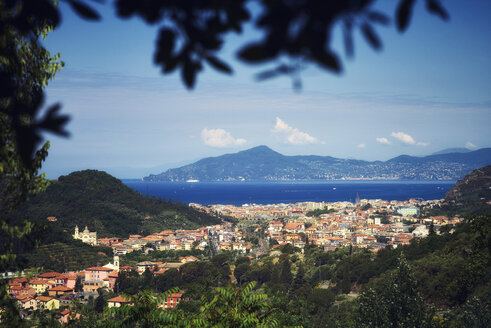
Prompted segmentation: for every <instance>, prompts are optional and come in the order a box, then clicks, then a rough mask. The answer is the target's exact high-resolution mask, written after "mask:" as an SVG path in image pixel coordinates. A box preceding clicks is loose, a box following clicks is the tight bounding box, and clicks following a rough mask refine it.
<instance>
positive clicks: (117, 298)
mask: <svg viewBox="0 0 491 328" xmlns="http://www.w3.org/2000/svg"><path fill="white" fill-rule="evenodd" d="M107 301H108V302H118V303H130V302H131V300H128V299H126V298H123V297H121V296H116V297H113V298H110V299H108V300H107Z"/></svg>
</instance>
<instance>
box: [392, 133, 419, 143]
mask: <svg viewBox="0 0 491 328" xmlns="http://www.w3.org/2000/svg"><path fill="white" fill-rule="evenodd" d="M390 135H391V136H392V137H394V138H396V139H397V140H400V141H402V142H403V143H405V144H406V145H416V146H428V143H427V142H416V141H415V140H414V138H413V137H411V136H410V135H409V134H407V133H404V132H392V133H391V134H390Z"/></svg>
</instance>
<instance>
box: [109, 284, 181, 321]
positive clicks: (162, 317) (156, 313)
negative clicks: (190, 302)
mask: <svg viewBox="0 0 491 328" xmlns="http://www.w3.org/2000/svg"><path fill="white" fill-rule="evenodd" d="M175 292H177V288H173V289H170V290H168V291H166V292H164V293H162V294H160V295H156V294H155V293H154V292H153V291H150V290H144V291H140V292H138V294H136V295H135V296H128V295H127V296H125V298H126V299H129V300H131V303H132V305H123V306H121V307H119V308H118V307H113V308H106V309H105V321H104V324H105V325H106V327H121V326H122V327H144V328H150V327H170V326H172V325H175V324H176V323H177V320H178V318H177V317H176V316H175V315H174V314H173V313H171V312H167V311H163V310H162V309H161V308H160V304H161V303H163V301H164V300H165V299H166V298H167V297H168V296H169V295H170V294H172V293H175Z"/></svg>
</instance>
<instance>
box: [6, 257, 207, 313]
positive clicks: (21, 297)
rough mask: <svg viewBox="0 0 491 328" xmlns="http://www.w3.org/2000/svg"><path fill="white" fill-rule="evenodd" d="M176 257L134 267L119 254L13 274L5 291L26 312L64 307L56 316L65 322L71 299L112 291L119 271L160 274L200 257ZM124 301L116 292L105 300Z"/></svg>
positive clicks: (169, 302) (169, 301) (168, 302)
mask: <svg viewBox="0 0 491 328" xmlns="http://www.w3.org/2000/svg"><path fill="white" fill-rule="evenodd" d="M179 260H180V261H181V262H179V263H161V262H149V263H147V262H141V263H138V265H137V267H136V268H133V267H130V266H123V267H119V257H118V256H114V262H113V263H108V264H106V265H105V266H102V267H90V268H86V269H85V270H83V271H71V272H65V273H59V272H46V273H42V274H39V275H37V276H34V277H31V278H27V277H18V278H13V279H11V280H10V281H9V282H8V293H9V296H10V297H11V298H13V299H15V300H16V301H17V304H18V307H19V309H20V310H21V311H22V312H23V313H24V314H25V315H28V314H29V313H30V312H31V311H35V310H49V311H54V310H59V309H60V308H65V309H64V310H63V311H61V312H60V313H59V317H60V321H61V322H67V320H68V318H69V314H70V315H71V314H73V313H71V312H70V310H69V308H70V306H71V304H72V301H73V300H74V299H77V300H82V301H83V300H84V299H86V298H87V297H88V296H90V295H97V294H98V292H97V291H98V289H100V288H102V289H106V290H109V291H114V287H115V285H116V279H117V278H118V276H119V274H120V273H121V272H124V271H137V272H138V273H140V274H142V273H143V272H144V271H145V270H146V269H147V268H149V269H150V270H151V271H153V273H154V274H161V273H163V272H165V271H166V270H168V269H170V268H177V269H179V267H180V266H181V265H183V264H185V263H188V262H191V261H199V259H197V258H195V257H193V256H188V257H181V258H180V259H179ZM77 281H78V282H77ZM181 300H182V293H173V294H171V295H169V296H168V297H167V298H166V299H164V300H163V301H162V303H161V304H160V306H161V307H162V308H164V309H167V308H175V307H176V306H177V305H178V304H179V302H180V301H181ZM124 304H129V305H131V304H132V302H131V299H125V298H123V297H121V296H116V297H113V298H111V299H109V300H107V305H108V307H120V306H122V305H124ZM79 316H80V315H77V316H76V317H79Z"/></svg>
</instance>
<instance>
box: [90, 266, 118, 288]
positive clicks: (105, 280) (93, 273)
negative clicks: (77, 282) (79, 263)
mask: <svg viewBox="0 0 491 328" xmlns="http://www.w3.org/2000/svg"><path fill="white" fill-rule="evenodd" d="M112 271H113V270H112V269H109V268H105V267H91V268H88V269H85V281H84V292H86V293H94V292H96V291H97V290H98V289H99V288H103V287H109V274H110V273H111V272H112Z"/></svg>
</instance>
